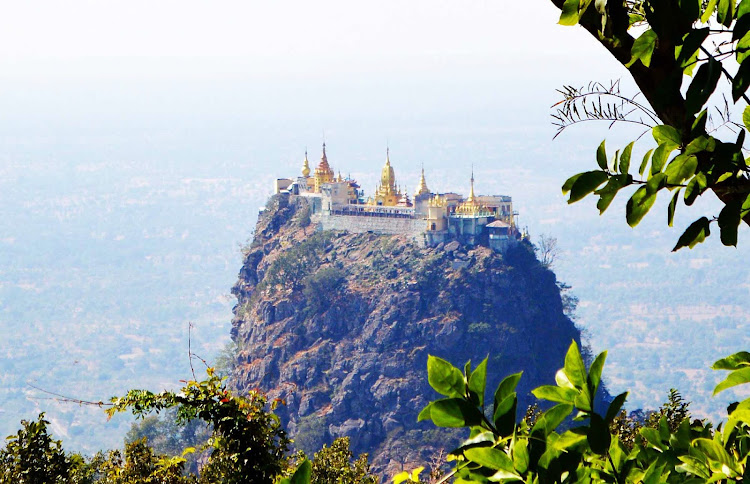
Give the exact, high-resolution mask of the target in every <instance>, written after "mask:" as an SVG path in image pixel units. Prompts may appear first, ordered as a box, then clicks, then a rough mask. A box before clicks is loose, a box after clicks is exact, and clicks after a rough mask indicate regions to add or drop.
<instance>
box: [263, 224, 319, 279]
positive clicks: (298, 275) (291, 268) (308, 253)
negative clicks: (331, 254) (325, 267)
mask: <svg viewBox="0 0 750 484" xmlns="http://www.w3.org/2000/svg"><path fill="white" fill-rule="evenodd" d="M329 244H330V234H329V233H327V232H316V233H315V234H313V235H311V236H309V237H308V238H307V239H305V240H304V241H303V242H302V243H300V244H296V245H293V246H290V247H288V248H287V250H285V251H284V252H283V253H282V254H281V255H279V257H278V258H277V259H276V260H274V261H273V262H272V263H271V265H270V266H269V267H268V270H267V271H266V275H265V278H264V280H263V285H264V286H265V287H268V288H274V287H276V286H282V287H288V288H292V289H300V288H301V287H302V281H303V279H304V278H305V276H307V275H308V274H309V273H311V272H312V270H313V268H315V267H317V265H318V263H319V262H320V258H321V256H322V255H323V254H324V253H325V251H326V249H327V248H328V247H329Z"/></svg>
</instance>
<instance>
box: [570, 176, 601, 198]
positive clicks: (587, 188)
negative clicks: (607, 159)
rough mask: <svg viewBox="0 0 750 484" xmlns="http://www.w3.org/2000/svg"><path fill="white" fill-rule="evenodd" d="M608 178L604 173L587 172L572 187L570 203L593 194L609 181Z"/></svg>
mask: <svg viewBox="0 0 750 484" xmlns="http://www.w3.org/2000/svg"><path fill="white" fill-rule="evenodd" d="M608 178H609V177H608V176H607V174H606V173H605V172H603V171H599V170H597V171H587V172H585V173H581V174H580V176H579V177H578V178H577V179H576V180H575V182H574V183H573V186H572V187H570V199H569V200H568V203H573V202H577V201H578V200H580V199H582V198H583V197H585V196H586V195H588V194H589V193H591V192H593V191H594V190H596V189H597V188H599V186H600V185H601V184H602V183H604V182H606V181H607V180H608Z"/></svg>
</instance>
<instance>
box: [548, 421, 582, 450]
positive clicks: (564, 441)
mask: <svg viewBox="0 0 750 484" xmlns="http://www.w3.org/2000/svg"><path fill="white" fill-rule="evenodd" d="M585 440H586V428H585V427H577V428H574V429H573V430H567V431H565V432H563V434H562V435H561V436H560V438H559V439H557V440H556V441H555V443H554V444H553V447H554V448H555V449H556V450H560V451H563V452H570V451H572V450H575V449H576V448H577V447H580V446H581V444H582V443H583V442H584V441H585Z"/></svg>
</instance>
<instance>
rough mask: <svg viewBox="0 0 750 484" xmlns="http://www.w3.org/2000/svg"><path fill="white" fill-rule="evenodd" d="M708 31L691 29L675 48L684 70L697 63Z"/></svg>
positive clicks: (676, 55) (678, 60)
mask: <svg viewBox="0 0 750 484" xmlns="http://www.w3.org/2000/svg"><path fill="white" fill-rule="evenodd" d="M682 3H683V4H685V3H691V4H693V5H695V4H696V3H695V1H694V0H690V1H689V2H688V1H683V2H682ZM708 31H709V29H708V27H706V28H702V29H690V32H688V33H687V34H686V35H685V36H684V37H683V39H682V45H680V46H677V47H676V48H675V60H676V61H677V63H678V64H679V65H680V67H682V68H683V70H685V71H687V70H688V69H691V68H692V67H693V66H694V65H695V58H696V54H697V53H698V50H699V49H700V47H701V45H702V44H703V41H704V40H706V37H708ZM686 74H688V75H689V73H688V72H686ZM691 114H693V113H691Z"/></svg>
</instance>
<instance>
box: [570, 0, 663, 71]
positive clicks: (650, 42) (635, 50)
mask: <svg viewBox="0 0 750 484" xmlns="http://www.w3.org/2000/svg"><path fill="white" fill-rule="evenodd" d="M565 3H567V1H566V2H565ZM657 40H658V38H657V36H656V32H654V31H653V30H651V29H648V30H647V31H645V32H643V33H642V34H641V35H640V37H638V38H637V39H635V42H633V47H632V48H631V49H630V55H631V56H632V57H631V58H630V62H628V63H627V64H625V67H630V66H632V65H633V64H635V62H636V61H637V60H640V61H641V62H642V63H643V65H644V66H646V67H649V66H650V65H651V56H652V55H653V53H654V48H656V41H657Z"/></svg>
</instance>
